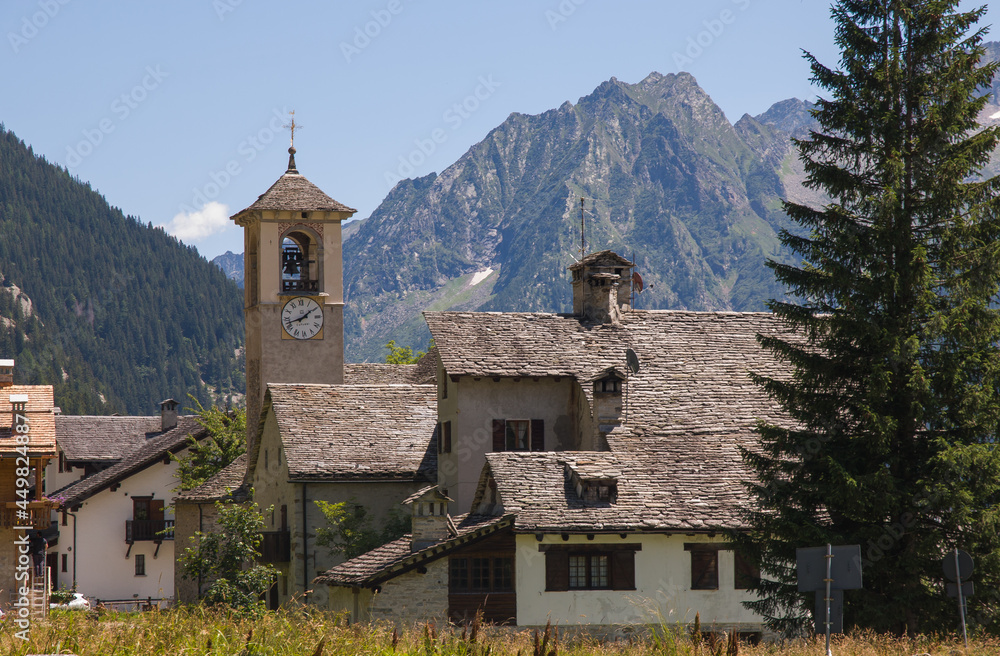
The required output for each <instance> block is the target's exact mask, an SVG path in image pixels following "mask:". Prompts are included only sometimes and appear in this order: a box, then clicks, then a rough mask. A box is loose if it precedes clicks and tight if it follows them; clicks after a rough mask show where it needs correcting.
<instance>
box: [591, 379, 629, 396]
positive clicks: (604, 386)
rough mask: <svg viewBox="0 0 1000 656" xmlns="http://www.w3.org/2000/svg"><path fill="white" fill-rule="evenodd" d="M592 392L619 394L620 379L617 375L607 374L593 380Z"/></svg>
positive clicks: (620, 388)
mask: <svg viewBox="0 0 1000 656" xmlns="http://www.w3.org/2000/svg"><path fill="white" fill-rule="evenodd" d="M594 392H595V393H596V394H621V393H622V379H621V378H618V377H617V376H608V377H606V378H602V379H601V380H598V381H594Z"/></svg>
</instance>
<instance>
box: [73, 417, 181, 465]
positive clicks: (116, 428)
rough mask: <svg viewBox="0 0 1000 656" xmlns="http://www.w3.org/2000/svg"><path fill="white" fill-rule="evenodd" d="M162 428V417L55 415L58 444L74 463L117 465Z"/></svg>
mask: <svg viewBox="0 0 1000 656" xmlns="http://www.w3.org/2000/svg"><path fill="white" fill-rule="evenodd" d="M160 426H161V419H160V417H159V416H156V417H102V416H88V415H56V443H57V444H58V445H59V448H60V449H61V450H62V452H63V454H64V455H65V457H66V460H67V461H69V462H70V463H71V464H75V463H79V462H118V461H119V460H121V459H122V457H123V456H124V455H125V454H126V453H128V452H129V451H132V450H134V449H136V448H137V447H139V446H141V445H143V444H145V443H146V439H147V438H148V437H150V436H151V435H153V434H155V433H160V432H161V431H160Z"/></svg>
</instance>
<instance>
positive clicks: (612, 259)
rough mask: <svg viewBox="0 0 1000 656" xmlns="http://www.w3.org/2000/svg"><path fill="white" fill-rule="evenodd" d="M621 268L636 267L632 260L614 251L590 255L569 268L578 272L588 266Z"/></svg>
mask: <svg viewBox="0 0 1000 656" xmlns="http://www.w3.org/2000/svg"><path fill="white" fill-rule="evenodd" d="M595 265H596V266H611V267H613V266H620V267H623V268H624V267H632V266H635V263H633V262H632V261H631V260H628V259H626V258H624V257H622V256H621V255H619V254H618V253H615V252H614V251H598V252H596V253H590V254H589V255H587V256H586V257H584V258H583V259H582V260H580V261H579V262H574V263H573V264H571V265H569V266H568V267H567V268H568V269H569V270H570V271H576V270H577V269H582V268H584V267H586V266H595Z"/></svg>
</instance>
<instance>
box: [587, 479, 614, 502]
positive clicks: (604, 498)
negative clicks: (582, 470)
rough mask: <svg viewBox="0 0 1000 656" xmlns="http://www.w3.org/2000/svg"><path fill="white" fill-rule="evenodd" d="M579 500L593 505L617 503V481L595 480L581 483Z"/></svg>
mask: <svg viewBox="0 0 1000 656" xmlns="http://www.w3.org/2000/svg"><path fill="white" fill-rule="evenodd" d="M581 482H582V483H583V485H582V486H581V488H582V489H581V490H580V498H581V499H583V500H584V501H589V502H594V503H615V502H616V501H618V481H616V480H614V479H603V480H602V479H597V480H584V481H581Z"/></svg>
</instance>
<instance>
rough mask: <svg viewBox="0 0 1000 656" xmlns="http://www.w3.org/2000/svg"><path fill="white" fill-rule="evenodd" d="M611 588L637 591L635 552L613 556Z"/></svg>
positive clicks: (618, 552) (614, 554)
mask: <svg viewBox="0 0 1000 656" xmlns="http://www.w3.org/2000/svg"><path fill="white" fill-rule="evenodd" d="M611 586H612V587H613V588H614V589H615V590H635V552H634V551H615V552H614V553H612V554H611Z"/></svg>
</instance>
